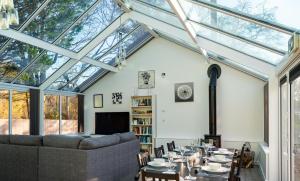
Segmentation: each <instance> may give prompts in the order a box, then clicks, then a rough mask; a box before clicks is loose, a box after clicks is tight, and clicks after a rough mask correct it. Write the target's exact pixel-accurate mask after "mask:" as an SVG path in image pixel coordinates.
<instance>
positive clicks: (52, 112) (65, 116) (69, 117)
mask: <svg viewBox="0 0 300 181" xmlns="http://www.w3.org/2000/svg"><path fill="white" fill-rule="evenodd" d="M77 132H78V98H77V96H58V95H45V97H44V133H45V135H48V134H76V133H77Z"/></svg>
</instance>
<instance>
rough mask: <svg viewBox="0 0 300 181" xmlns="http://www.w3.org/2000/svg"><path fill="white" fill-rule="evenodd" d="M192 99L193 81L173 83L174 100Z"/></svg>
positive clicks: (185, 100) (186, 100)
mask: <svg viewBox="0 0 300 181" xmlns="http://www.w3.org/2000/svg"><path fill="white" fill-rule="evenodd" d="M192 101H194V83H192V82H187V83H177V84H175V102H192Z"/></svg>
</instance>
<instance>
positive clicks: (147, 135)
mask: <svg viewBox="0 0 300 181" xmlns="http://www.w3.org/2000/svg"><path fill="white" fill-rule="evenodd" d="M131 106H132V107H131V120H130V129H131V131H133V132H134V133H135V135H136V136H137V137H138V138H139V140H140V145H141V151H142V152H145V151H148V152H149V153H150V154H152V153H153V145H154V138H153V135H154V134H153V132H154V131H155V130H154V123H155V107H154V106H155V97H154V96H132V97H131Z"/></svg>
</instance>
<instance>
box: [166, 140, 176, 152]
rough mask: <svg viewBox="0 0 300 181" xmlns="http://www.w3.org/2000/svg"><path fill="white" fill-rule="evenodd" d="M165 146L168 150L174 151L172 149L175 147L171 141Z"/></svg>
mask: <svg viewBox="0 0 300 181" xmlns="http://www.w3.org/2000/svg"><path fill="white" fill-rule="evenodd" d="M167 148H168V151H174V149H175V147H174V146H173V143H172V142H170V143H167Z"/></svg>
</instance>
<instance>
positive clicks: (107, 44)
mask: <svg viewBox="0 0 300 181" xmlns="http://www.w3.org/2000/svg"><path fill="white" fill-rule="evenodd" d="M138 26H139V24H138V23H137V22H136V21H133V20H128V21H126V22H125V23H124V24H123V25H122V26H121V27H119V28H118V29H117V30H115V31H114V32H113V33H112V34H111V35H109V36H108V37H107V38H106V39H105V40H103V41H102V42H101V43H99V45H98V46H97V47H96V48H94V49H93V50H92V51H91V52H90V53H89V54H88V56H89V57H90V58H93V59H98V58H99V57H101V56H103V55H104V54H105V53H106V52H107V51H108V50H110V49H111V48H112V47H113V46H115V45H116V44H117V43H118V33H119V32H122V33H123V37H125V36H127V35H128V34H129V33H130V32H132V31H133V30H134V29H135V28H137V27H138Z"/></svg>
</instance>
